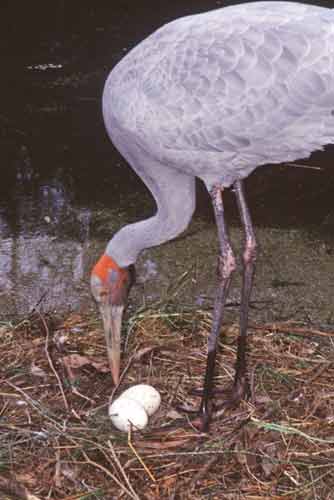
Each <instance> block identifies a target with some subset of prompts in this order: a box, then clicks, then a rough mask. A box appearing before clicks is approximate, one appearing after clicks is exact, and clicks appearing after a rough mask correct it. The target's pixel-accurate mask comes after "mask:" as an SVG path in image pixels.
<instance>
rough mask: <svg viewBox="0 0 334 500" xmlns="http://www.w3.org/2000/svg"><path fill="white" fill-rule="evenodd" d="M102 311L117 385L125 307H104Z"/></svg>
mask: <svg viewBox="0 0 334 500" xmlns="http://www.w3.org/2000/svg"><path fill="white" fill-rule="evenodd" d="M100 311H101V315H102V319H103V326H104V334H105V337H106V344H107V354H108V359H109V365H110V371H111V375H112V378H113V381H114V384H115V385H117V384H118V382H119V372H120V358H121V327H122V317H123V311H124V306H123V305H117V306H116V305H103V306H100Z"/></svg>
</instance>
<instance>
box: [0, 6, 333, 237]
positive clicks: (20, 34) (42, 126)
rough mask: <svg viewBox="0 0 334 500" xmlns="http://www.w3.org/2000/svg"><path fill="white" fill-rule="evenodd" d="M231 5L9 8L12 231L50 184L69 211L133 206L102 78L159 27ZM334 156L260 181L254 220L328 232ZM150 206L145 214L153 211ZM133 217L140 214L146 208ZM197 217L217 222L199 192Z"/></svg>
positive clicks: (8, 207)
mask: <svg viewBox="0 0 334 500" xmlns="http://www.w3.org/2000/svg"><path fill="white" fill-rule="evenodd" d="M233 3H237V2H231V1H225V2H223V1H209V0H192V1H190V0H187V1H185V0H183V1H177V2H176V1H174V2H171V1H147V0H146V1H140V2H133V1H128V0H123V1H110V0H109V1H104V0H99V2H95V3H94V2H85V1H78V0H72V1H70V2H65V1H60V0H58V1H56V0H54V1H52V2H49V1H45V0H44V1H41V0H35V1H32V2H24V3H23V2H19V1H11V2H5V3H2V5H1V21H0V26H1V48H0V54H1V58H0V60H1V82H0V92H1V110H0V162H1V186H0V212H1V213H2V214H4V215H5V216H6V217H7V216H8V221H9V226H10V227H11V228H12V229H14V230H15V202H16V199H17V197H22V196H24V195H25V193H27V192H29V193H33V192H37V191H38V189H36V185H38V186H41V184H43V183H44V184H47V183H48V182H49V179H55V178H57V179H58V181H59V182H60V183H61V185H62V186H63V189H64V190H66V192H67V193H68V196H69V198H70V201H71V203H74V204H79V205H81V206H82V205H85V204H90V203H98V204H101V206H102V205H105V204H109V205H110V204H111V205H112V204H114V205H117V204H122V203H123V205H124V206H125V207H126V204H127V202H126V200H127V198H128V197H129V196H131V193H133V191H134V190H136V191H139V192H142V193H144V192H145V188H144V186H143V185H142V183H140V182H139V181H138V179H137V178H136V176H135V175H134V174H133V173H132V171H130V169H128V168H127V167H124V162H123V160H122V159H121V158H120V156H119V155H118V154H117V153H116V152H115V151H114V149H113V147H112V145H111V144H110V142H109V140H108V138H107V137H106V134H105V131H104V126H103V122H102V116H101V105H100V100H101V93H102V89H103V84H104V81H105V78H106V76H107V74H108V73H109V71H110V70H111V69H112V67H113V66H114V65H115V64H116V63H117V62H118V61H119V60H120V59H121V58H122V56H123V55H124V54H125V53H126V52H127V51H128V50H130V49H131V47H133V46H134V45H135V44H136V43H138V42H139V41H140V40H142V39H143V38H144V37H145V36H147V35H148V34H150V33H151V32H152V31H154V29H156V28H158V27H159V26H161V25H162V24H164V23H166V22H168V21H169V20H172V19H174V18H176V17H180V16H183V15H187V14H192V13H197V12H201V11H206V10H209V9H212V8H217V7H221V6H224V5H231V4H233ZM309 3H311V2H309ZM313 3H317V4H319V5H322V6H326V7H330V6H331V5H332V2H331V1H321V2H313ZM39 64H53V65H61V67H60V68H53V69H52V68H49V69H48V70H45V71H42V70H38V69H37V68H36V66H37V65H39ZM332 151H333V150H332V149H331V148H327V153H325V154H323V153H317V154H315V155H313V156H312V158H311V161H308V162H305V161H303V162H302V163H303V164H305V163H308V164H311V165H315V166H319V167H321V168H322V169H321V170H319V171H318V170H306V169H304V168H290V167H286V166H284V167H281V166H279V167H277V166H275V167H273V168H261V169H259V170H258V172H256V173H255V174H253V175H252V176H251V179H250V180H249V181H248V185H249V186H250V187H249V191H250V201H251V205H252V206H253V213H254V216H255V219H256V222H257V223H258V224H284V225H285V224H287V225H294V224H299V223H300V221H301V220H302V221H303V223H305V224H308V223H310V224H321V225H322V224H325V225H328V224H331V222H330V221H331V211H332V198H333V180H332V179H333V176H332V173H331V163H332ZM259 172H260V173H259ZM18 184H19V188H18ZM122 200H123V202H122ZM124 200H125V201H124ZM147 200H148V201H147V203H148V207H147V209H143V211H144V212H145V211H146V210H147V211H149V210H151V209H152V206H153V203H152V202H151V201H150V199H149V197H147ZM36 203H37V204H38V200H37V202H36ZM133 210H136V211H137V212H138V214H140V213H141V210H140V207H137V208H136V207H135V208H134V209H133ZM231 210H232V216H233V214H235V212H234V209H233V208H232V209H231ZM198 213H199V214H200V215H201V216H203V217H206V216H208V217H211V208H210V207H209V203H208V199H207V196H206V194H205V191H204V189H203V188H202V187H201V186H199V197H198ZM32 224H34V221H32Z"/></svg>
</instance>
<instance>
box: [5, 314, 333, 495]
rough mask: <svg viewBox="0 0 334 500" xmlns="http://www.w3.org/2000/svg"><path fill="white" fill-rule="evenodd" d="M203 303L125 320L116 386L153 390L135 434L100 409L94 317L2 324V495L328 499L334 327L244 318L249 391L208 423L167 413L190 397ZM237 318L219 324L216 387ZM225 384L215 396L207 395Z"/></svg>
mask: <svg viewBox="0 0 334 500" xmlns="http://www.w3.org/2000/svg"><path fill="white" fill-rule="evenodd" d="M210 326H211V314H210V313H209V312H208V311H205V310H182V311H178V310H177V308H176V307H175V306H173V307H170V306H168V305H166V306H164V307H157V308H151V309H147V310H145V311H140V312H139V313H137V314H136V315H135V316H133V317H132V318H130V320H129V321H128V323H127V331H126V332H125V335H124V338H125V342H124V346H123V347H124V353H123V357H122V366H123V374H122V379H121V386H120V389H119V391H123V390H124V389H126V388H127V387H129V386H131V385H133V384H136V383H148V384H151V385H153V386H154V387H155V388H156V389H158V390H159V391H160V393H161V396H162V404H161V407H160V409H159V410H158V412H157V413H156V414H155V415H154V416H153V417H151V419H150V424H149V426H148V427H147V428H146V429H145V430H144V431H141V432H132V433H131V434H130V435H126V434H124V433H121V432H119V431H117V430H116V429H114V428H113V427H112V425H111V423H110V420H109V418H108V412H107V410H108V404H109V402H110V398H114V397H117V395H118V392H117V390H115V388H114V387H113V385H112V381H111V377H110V373H109V369H108V365H107V362H106V353H105V344H104V338H103V333H102V329H101V324H100V320H99V318H97V317H92V316H90V317H84V316H81V315H77V314H76V315H74V314H73V315H71V316H69V317H67V318H66V319H62V320H59V319H55V318H53V317H52V316H50V315H49V316H42V315H41V314H39V313H36V312H35V313H33V314H32V315H30V316H29V317H28V318H27V319H25V320H23V321H21V322H20V323H18V324H17V325H15V326H13V325H10V324H5V325H3V326H1V328H0V344H1V346H0V347H1V361H2V362H1V369H0V383H1V386H0V387H1V391H0V467H1V469H0V497H1V498H2V499H7V498H8V499H9V498H10V499H16V498H17V499H30V500H40V499H53V500H75V499H82V500H83V499H85V500H88V499H89V500H93V499H122V498H124V499H127V498H131V499H140V500H141V499H145V500H146V499H147V500H151V499H152V500H153V499H192V500H196V499H211V500H213V499H233V500H234V499H245V500H257V499H267V498H271V499H276V500H278V499H282V500H283V499H284V500H287V499H299V498H303V499H322V500H324V499H330V498H333V496H332V495H333V490H334V432H333V431H334V390H333V379H334V356H333V352H334V351H333V339H334V332H333V331H332V332H331V331H326V330H325V329H324V330H323V331H319V330H314V329H311V328H309V327H306V326H303V325H300V324H296V323H293V322H284V323H280V324H265V325H260V324H253V325H251V326H250V329H249V356H248V365H249V378H250V384H251V389H252V397H251V399H250V400H249V401H244V402H242V403H241V405H240V406H239V407H238V408H234V409H222V410H218V411H216V412H215V413H214V419H213V422H212V424H211V427H210V432H209V433H207V434H204V433H201V432H200V431H199V430H198V429H197V428H196V427H195V426H194V425H193V421H192V419H191V418H189V416H187V415H184V414H182V412H180V411H179V410H178V405H179V404H184V403H185V402H186V403H187V404H188V405H190V406H196V405H197V406H198V404H199V398H198V397H195V396H192V395H191V389H194V388H198V389H199V388H201V387H202V382H203V374H204V371H205V363H206V342H207V337H208V333H209V331H210ZM237 336H238V327H237V325H234V324H229V325H226V324H225V325H224V327H223V329H222V335H221V340H220V348H219V354H218V359H217V369H216V374H217V375H216V386H217V387H221V388H223V389H224V388H228V387H229V386H230V385H231V383H232V381H233V375H234V364H235V354H236V345H237V343H236V339H237ZM222 398H223V395H219V396H216V400H215V401H216V403H217V406H218V407H219V402H220V400H221V399H222Z"/></svg>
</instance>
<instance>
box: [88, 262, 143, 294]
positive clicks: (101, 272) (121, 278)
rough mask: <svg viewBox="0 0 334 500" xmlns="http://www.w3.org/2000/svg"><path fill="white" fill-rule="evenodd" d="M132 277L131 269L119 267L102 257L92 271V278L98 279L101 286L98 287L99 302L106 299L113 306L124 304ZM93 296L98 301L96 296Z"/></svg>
mask: <svg viewBox="0 0 334 500" xmlns="http://www.w3.org/2000/svg"><path fill="white" fill-rule="evenodd" d="M130 267H133V266H130ZM133 277H134V276H133V273H132V269H130V268H128V267H125V268H124V267H119V265H118V264H117V263H116V262H115V261H114V260H113V259H112V258H111V257H110V256H109V255H107V254H104V255H102V257H101V258H100V259H99V260H98V261H97V263H96V264H95V266H94V267H93V269H92V278H93V279H94V278H98V281H99V282H100V285H101V286H102V287H101V286H99V287H98V288H99V296H100V300H102V301H104V300H106V299H107V300H108V301H110V302H111V303H113V304H121V303H124V302H126V298H127V295H128V292H129V289H130V286H131V285H132V283H133ZM94 296H95V298H96V300H98V297H97V296H96V294H94Z"/></svg>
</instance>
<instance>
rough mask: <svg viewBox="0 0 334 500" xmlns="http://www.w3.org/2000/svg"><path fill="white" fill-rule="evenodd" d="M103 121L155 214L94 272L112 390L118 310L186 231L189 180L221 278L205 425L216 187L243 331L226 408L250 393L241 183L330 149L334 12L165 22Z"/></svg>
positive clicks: (115, 245)
mask: <svg viewBox="0 0 334 500" xmlns="http://www.w3.org/2000/svg"><path fill="white" fill-rule="evenodd" d="M103 116H104V120H105V125H106V128H107V131H108V134H109V136H110V138H111V140H112V142H113V143H114V145H115V146H116V148H117V149H118V150H119V152H120V153H121V154H122V155H123V157H124V158H125V159H126V160H127V162H128V163H129V164H130V165H131V167H132V168H133V169H134V170H135V172H136V173H137V174H138V175H139V177H140V178H141V179H142V180H143V182H144V183H145V184H146V186H147V187H148V188H149V190H150V191H151V193H152V196H153V197H154V200H155V202H156V208H157V210H156V213H155V214H154V215H153V216H152V217H150V218H148V219H146V220H143V221H140V222H136V223H134V224H130V225H127V226H125V227H123V228H121V229H120V230H119V231H118V232H117V233H116V234H115V235H114V236H113V237H112V239H111V240H110V241H109V243H108V245H107V247H106V250H105V253H104V255H103V256H102V257H101V258H100V260H99V261H98V262H97V264H96V265H95V267H94V268H93V271H92V276H91V286H92V292H93V295H94V297H95V299H96V301H97V303H98V305H99V308H100V311H101V313H102V318H103V324H104V330H105V336H106V343H107V351H108V357H109V362H110V368H111V373H112V377H113V380H114V382H115V384H117V383H118V382H119V372H120V331H121V321H122V313H123V310H124V307H125V303H126V300H127V296H128V292H129V290H130V287H131V283H132V277H133V273H132V270H133V265H134V264H135V262H136V260H137V257H138V256H139V254H140V252H141V251H142V250H143V249H146V248H149V247H153V246H155V245H160V244H162V243H164V242H166V241H168V240H170V239H172V238H175V237H176V236H177V235H179V234H180V233H181V232H182V231H184V230H185V229H186V227H187V226H188V224H189V221H190V219H191V217H192V214H193V211H194V207H195V178H196V177H198V178H200V179H201V180H202V181H203V182H204V184H205V186H206V187H207V189H208V192H209V193H210V196H211V199H212V204H213V209H214V214H215V219H216V224H217V229H218V239H219V246H220V251H219V257H218V270H219V272H218V285H217V291H216V297H215V302H214V309H213V320H212V330H211V332H210V335H209V339H208V354H207V366H206V373H205V379H204V388H203V391H202V393H201V403H200V406H199V410H198V412H199V415H200V421H201V428H202V429H203V430H207V428H208V425H209V422H210V419H211V417H212V399H213V396H214V393H215V391H214V384H213V377H214V367H215V357H216V350H217V339H218V337H219V332H220V330H221V325H222V320H223V311H224V303H225V301H226V297H227V294H228V290H229V286H230V282H231V277H232V274H233V271H234V270H235V267H236V261H235V257H234V254H233V250H232V247H231V243H230V240H229V236H228V232H227V229H226V224H225V214H224V203H223V201H224V200H223V198H224V191H225V190H226V189H227V188H230V187H232V189H233V191H234V193H235V197H236V201H237V205H238V209H239V213H240V218H241V223H242V226H243V228H244V233H245V242H244V250H243V254H242V255H243V284H242V290H241V304H240V311H241V312H240V334H239V338H238V349H237V360H236V366H235V378H234V383H233V385H232V388H231V393H230V394H229V402H230V403H232V404H234V405H235V404H238V402H239V401H240V400H241V399H243V398H245V397H247V396H248V395H249V384H248V380H247V368H246V338H247V337H246V335H247V322H248V309H249V300H250V293H251V288H252V277H253V273H254V263H255V258H256V240H255V235H254V229H253V226H252V222H251V217H250V213H249V209H248V206H247V203H246V198H245V193H244V187H243V179H244V178H246V177H247V176H248V175H249V174H250V173H251V172H252V171H253V170H254V169H255V168H257V167H258V166H260V165H265V164H275V163H276V164H278V163H281V162H286V161H289V162H291V161H294V160H297V159H301V158H306V157H308V156H309V155H310V154H311V153H312V152H313V151H315V150H319V149H322V148H323V147H324V146H325V145H326V144H329V143H333V142H334V11H333V10H331V9H328V8H323V7H317V6H312V5H306V4H301V3H295V2H279V1H276V2H270V1H266V2H254V3H243V4H240V5H234V6H229V7H224V8H221V9H217V10H213V11H210V12H207V13H202V14H198V15H192V16H187V17H183V18H180V19H177V20H175V21H173V22H170V23H169V24H167V25H165V26H163V27H162V28H160V29H158V30H157V31H155V32H154V33H153V34H152V35H150V36H149V37H148V38H146V39H145V40H144V41H143V42H141V43H140V44H139V45H137V46H136V47H135V48H134V49H132V50H131V51H130V52H129V53H128V54H127V55H126V56H125V57H124V58H123V59H122V60H121V61H120V62H119V63H118V64H117V65H116V67H115V68H114V69H113V70H112V71H111V73H110V75H109V77H108V79H107V81H106V84H105V88H104V93H103ZM287 175H288V173H287Z"/></svg>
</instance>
